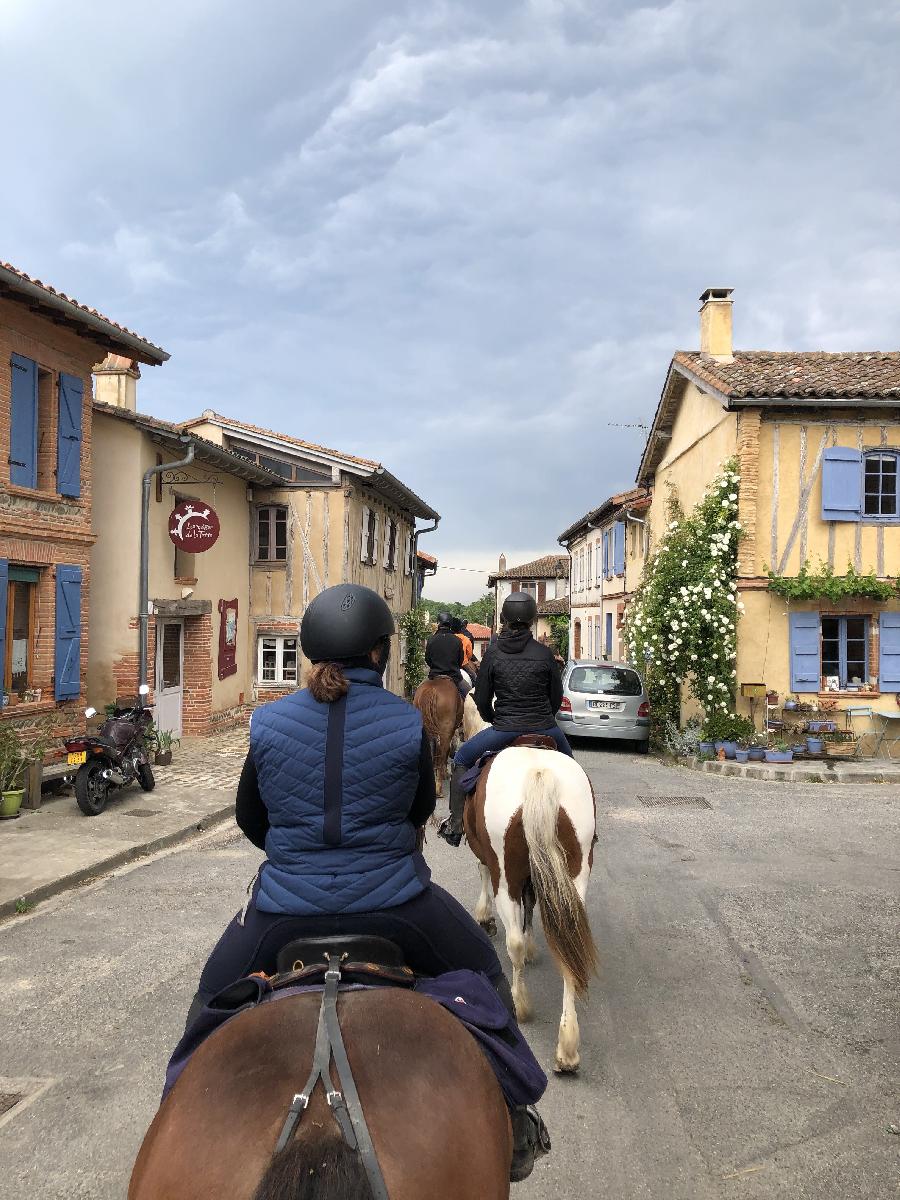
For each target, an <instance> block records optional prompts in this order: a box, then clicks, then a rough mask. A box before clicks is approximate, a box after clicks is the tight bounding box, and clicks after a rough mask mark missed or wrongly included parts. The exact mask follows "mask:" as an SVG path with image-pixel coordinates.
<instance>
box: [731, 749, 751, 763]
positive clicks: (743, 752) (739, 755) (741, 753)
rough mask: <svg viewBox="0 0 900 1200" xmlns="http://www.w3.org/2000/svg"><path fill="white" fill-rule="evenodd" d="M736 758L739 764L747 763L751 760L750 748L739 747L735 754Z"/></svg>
mask: <svg viewBox="0 0 900 1200" xmlns="http://www.w3.org/2000/svg"><path fill="white" fill-rule="evenodd" d="M734 757H735V759H736V760H737V762H739V763H745V762H747V760H748V759H749V758H750V747H749V746H738V748H737V749H736V750H735V752H734Z"/></svg>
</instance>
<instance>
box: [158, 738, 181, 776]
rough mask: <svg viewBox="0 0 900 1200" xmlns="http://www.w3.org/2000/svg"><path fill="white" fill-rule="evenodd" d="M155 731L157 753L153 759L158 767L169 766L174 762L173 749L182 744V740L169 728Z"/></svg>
mask: <svg viewBox="0 0 900 1200" xmlns="http://www.w3.org/2000/svg"><path fill="white" fill-rule="evenodd" d="M154 733H155V737H156V754H155V755H154V756H153V761H154V763H155V764H156V765H157V766H158V767H168V766H169V765H170V764H171V762H172V749H173V748H174V747H175V746H180V745H181V741H180V740H179V739H178V738H177V737H173V735H172V734H171V733H169V731H168V729H157V730H155V731H154Z"/></svg>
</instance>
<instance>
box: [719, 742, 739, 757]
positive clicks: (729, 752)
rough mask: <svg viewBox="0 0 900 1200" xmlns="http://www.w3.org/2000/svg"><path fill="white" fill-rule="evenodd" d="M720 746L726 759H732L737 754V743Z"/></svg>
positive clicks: (725, 743)
mask: <svg viewBox="0 0 900 1200" xmlns="http://www.w3.org/2000/svg"><path fill="white" fill-rule="evenodd" d="M722 746H723V747H724V749H725V757H726V758H734V756H735V754H737V742H723V743H722Z"/></svg>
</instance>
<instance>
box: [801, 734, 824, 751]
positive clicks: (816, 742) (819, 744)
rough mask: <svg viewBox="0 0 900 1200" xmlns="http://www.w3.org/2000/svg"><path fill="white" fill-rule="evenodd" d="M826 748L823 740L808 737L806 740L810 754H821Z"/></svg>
mask: <svg viewBox="0 0 900 1200" xmlns="http://www.w3.org/2000/svg"><path fill="white" fill-rule="evenodd" d="M824 748H825V743H824V742H823V741H822V739H821V738H815V737H808V738H807V739H806V749H807V753H809V754H821V753H822V751H823V750H824Z"/></svg>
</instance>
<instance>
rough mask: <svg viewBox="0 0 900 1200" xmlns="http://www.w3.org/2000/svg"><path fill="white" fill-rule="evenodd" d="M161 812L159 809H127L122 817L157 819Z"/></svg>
mask: <svg viewBox="0 0 900 1200" xmlns="http://www.w3.org/2000/svg"><path fill="white" fill-rule="evenodd" d="M161 812H162V809H161V808H129V810H128V811H127V812H124V813H122V816H123V817H158V816H159V814H160V813H161Z"/></svg>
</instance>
